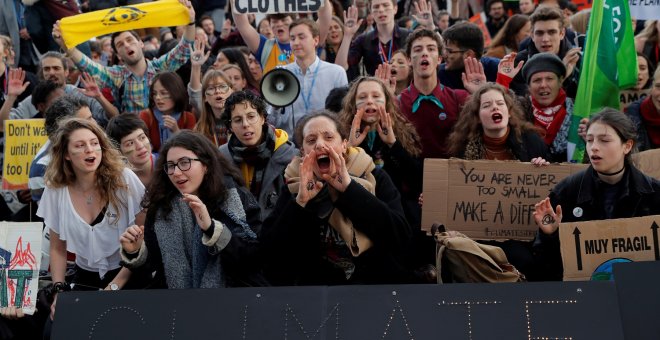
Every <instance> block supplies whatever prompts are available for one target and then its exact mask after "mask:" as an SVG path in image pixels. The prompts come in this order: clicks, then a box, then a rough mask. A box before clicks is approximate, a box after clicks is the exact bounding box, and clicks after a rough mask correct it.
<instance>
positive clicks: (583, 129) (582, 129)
mask: <svg viewBox="0 0 660 340" xmlns="http://www.w3.org/2000/svg"><path fill="white" fill-rule="evenodd" d="M587 124H589V118H582V119H580V123H579V125H578V136H580V137H582V139H584V141H585V142H586V141H587Z"/></svg>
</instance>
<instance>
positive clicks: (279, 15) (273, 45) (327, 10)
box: [231, 0, 332, 73]
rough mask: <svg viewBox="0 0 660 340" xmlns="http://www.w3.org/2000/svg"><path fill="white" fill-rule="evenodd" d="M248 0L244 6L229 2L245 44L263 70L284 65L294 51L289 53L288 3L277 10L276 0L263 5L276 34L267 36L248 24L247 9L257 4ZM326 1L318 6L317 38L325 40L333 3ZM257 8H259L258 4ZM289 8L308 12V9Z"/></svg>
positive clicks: (290, 58)
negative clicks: (268, 37)
mask: <svg viewBox="0 0 660 340" xmlns="http://www.w3.org/2000/svg"><path fill="white" fill-rule="evenodd" d="M252 1H253V0H252ZM247 2H248V6H247V7H243V6H240V4H241V3H242V1H240V0H237V1H234V2H233V3H232V6H231V7H232V9H233V10H232V16H233V17H234V22H235V23H236V28H237V29H238V31H239V32H241V36H242V37H243V40H244V41H245V44H246V45H247V47H248V48H249V49H250V51H252V53H254V55H255V57H256V58H257V60H259V62H260V63H261V67H262V68H263V72H264V73H267V72H268V71H270V70H272V69H273V68H275V67H277V66H284V65H286V64H289V63H291V62H293V61H294V55H295V54H294V53H292V47H291V44H290V38H291V37H290V33H289V29H290V27H289V25H290V24H291V22H292V21H293V15H292V14H287V13H286V12H287V10H288V9H290V8H289V6H286V9H284V8H280V9H279V10H276V9H277V8H278V7H279V6H278V5H277V4H278V3H279V2H278V1H277V0H274V2H273V4H274V7H273V8H266V9H265V13H269V14H268V15H267V16H266V18H267V19H268V20H269V22H270V28H271V30H272V31H273V33H274V34H275V38H272V39H267V38H266V37H265V36H263V35H261V34H259V32H257V30H256V29H255V28H254V27H253V26H252V25H251V24H250V22H249V20H248V16H247V13H246V12H248V11H250V12H253V11H257V8H256V7H253V6H252V4H251V0H247ZM328 2H329V1H328V0H326V1H323V5H322V6H321V7H320V8H319V9H318V14H319V19H318V27H319V34H318V36H319V37H320V39H319V41H325V38H326V36H327V35H328V27H330V22H331V21H332V5H330V4H328ZM260 3H261V2H260ZM299 3H300V2H299ZM258 10H259V11H262V8H261V7H260V8H259V9H258ZM291 12H307V9H306V8H305V9H304V10H294V11H291Z"/></svg>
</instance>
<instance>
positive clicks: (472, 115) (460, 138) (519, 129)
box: [447, 83, 539, 156]
mask: <svg viewBox="0 0 660 340" xmlns="http://www.w3.org/2000/svg"><path fill="white" fill-rule="evenodd" d="M492 90H495V91H498V92H500V93H502V96H503V97H504V102H505V103H506V107H507V108H508V109H509V128H510V131H511V133H512V134H513V135H514V136H515V138H516V140H517V141H518V142H520V143H522V134H523V132H525V131H534V132H538V131H539V129H538V128H537V127H535V126H534V124H532V123H530V122H528V121H527V120H525V115H524V113H523V111H522V109H521V107H520V104H519V103H518V101H517V99H516V98H515V97H514V96H513V95H511V94H510V93H509V91H507V90H506V89H505V88H504V87H503V86H502V85H499V84H494V83H486V84H484V85H483V86H481V87H480V88H479V89H478V90H477V91H476V92H475V93H473V94H472V95H471V96H470V97H469V98H468V100H467V101H466V102H465V106H464V107H463V110H461V113H460V115H459V116H458V121H457V122H456V124H454V128H453V129H452V132H451V134H450V135H449V137H448V139H447V144H448V145H449V149H448V151H449V154H450V155H452V156H458V155H460V154H461V153H462V152H463V151H464V150H465V146H466V145H467V142H468V141H471V140H474V139H480V138H483V128H482V125H481V120H480V119H479V111H480V108H481V96H482V95H483V94H484V93H486V92H488V91H492Z"/></svg>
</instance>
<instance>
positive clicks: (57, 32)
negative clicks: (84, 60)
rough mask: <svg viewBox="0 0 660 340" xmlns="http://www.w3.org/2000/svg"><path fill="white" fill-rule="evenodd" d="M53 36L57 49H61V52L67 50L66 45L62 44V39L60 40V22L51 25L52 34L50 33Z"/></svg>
mask: <svg viewBox="0 0 660 340" xmlns="http://www.w3.org/2000/svg"><path fill="white" fill-rule="evenodd" d="M51 34H52V36H53V40H55V43H57V45H58V46H59V47H61V48H62V49H63V50H65V51H66V50H67V49H68V48H67V47H66V44H65V43H64V38H62V30H61V29H60V21H59V20H57V21H55V23H54V24H53V33H51Z"/></svg>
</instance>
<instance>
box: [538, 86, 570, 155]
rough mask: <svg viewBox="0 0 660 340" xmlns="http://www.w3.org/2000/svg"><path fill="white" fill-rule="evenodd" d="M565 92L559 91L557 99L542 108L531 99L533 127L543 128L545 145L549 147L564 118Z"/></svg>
mask: <svg viewBox="0 0 660 340" xmlns="http://www.w3.org/2000/svg"><path fill="white" fill-rule="evenodd" d="M565 102H566V92H564V89H559V94H557V98H555V100H554V101H553V102H552V103H550V105H548V106H542V105H541V104H539V102H537V101H536V99H534V97H532V108H533V110H534V125H536V126H538V127H541V128H543V130H544V131H545V136H544V137H543V139H544V141H545V144H546V145H550V144H552V142H553V141H554V140H555V137H557V132H559V128H560V127H561V124H562V123H563V122H564V118H565V117H566V104H565Z"/></svg>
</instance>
